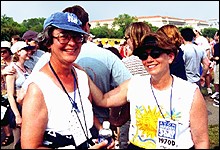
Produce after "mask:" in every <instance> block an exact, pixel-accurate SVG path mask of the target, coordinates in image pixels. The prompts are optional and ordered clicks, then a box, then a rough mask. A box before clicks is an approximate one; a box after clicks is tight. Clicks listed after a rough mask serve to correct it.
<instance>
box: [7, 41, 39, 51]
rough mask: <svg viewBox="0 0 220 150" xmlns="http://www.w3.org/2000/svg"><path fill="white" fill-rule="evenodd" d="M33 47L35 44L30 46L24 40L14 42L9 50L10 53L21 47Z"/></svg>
mask: <svg viewBox="0 0 220 150" xmlns="http://www.w3.org/2000/svg"><path fill="white" fill-rule="evenodd" d="M34 48H35V46H30V45H27V43H26V42H24V41H18V42H16V43H15V44H14V45H12V47H11V51H12V53H13V54H14V53H16V52H17V51H19V50H21V49H24V50H33V49H34Z"/></svg>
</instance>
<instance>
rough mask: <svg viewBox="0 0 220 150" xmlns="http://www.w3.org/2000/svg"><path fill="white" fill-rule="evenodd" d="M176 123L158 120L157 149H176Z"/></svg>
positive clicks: (168, 120)
mask: <svg viewBox="0 0 220 150" xmlns="http://www.w3.org/2000/svg"><path fill="white" fill-rule="evenodd" d="M177 132H178V122H176V121H173V120H170V119H163V118H159V119H158V123H157V139H156V142H157V144H156V145H157V148H158V149H176V148H177V147H178V143H177V135H178V133H177Z"/></svg>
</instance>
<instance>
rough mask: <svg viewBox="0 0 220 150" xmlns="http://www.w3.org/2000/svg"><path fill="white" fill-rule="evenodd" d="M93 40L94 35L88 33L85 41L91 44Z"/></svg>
mask: <svg viewBox="0 0 220 150" xmlns="http://www.w3.org/2000/svg"><path fill="white" fill-rule="evenodd" d="M94 38H95V35H93V34H91V33H90V34H89V36H88V39H87V40H88V41H90V42H93V39H94Z"/></svg>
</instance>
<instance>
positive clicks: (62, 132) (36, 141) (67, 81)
mask: <svg viewBox="0 0 220 150" xmlns="http://www.w3.org/2000/svg"><path fill="white" fill-rule="evenodd" d="M81 25H82V23H81V21H80V20H79V19H78V18H77V16H76V15H75V14H73V13H68V12H65V13H64V12H56V13H53V14H52V15H50V16H49V17H48V18H47V19H46V20H45V21H44V26H43V27H44V28H43V29H44V30H43V36H44V38H42V39H44V44H45V46H47V47H48V49H50V51H51V57H50V59H49V62H48V63H47V64H46V65H44V66H43V67H42V68H41V69H40V70H39V72H37V73H35V74H34V75H33V76H32V82H31V83H30V84H29V86H28V89H27V93H26V95H25V97H24V101H23V109H22V115H23V123H22V127H21V130H22V131H21V147H22V148H23V149H26V148H33V149H36V148H69V149H72V148H79V149H87V148H89V145H90V146H91V147H90V148H93V149H94V148H102V147H104V146H106V144H107V143H106V141H103V142H102V143H99V144H95V143H93V142H92V141H91V133H90V130H89V129H90V128H91V127H92V126H93V122H94V120H93V113H92V104H91V103H92V101H91V96H90V89H89V85H88V76H87V74H86V73H85V72H84V71H82V70H79V69H77V68H75V67H74V66H73V62H74V61H75V60H76V58H77V57H78V55H79V53H80V50H81V47H82V44H83V42H84V41H85V39H84V35H87V33H86V32H85V31H83V30H82V29H81ZM42 80H43V81H47V82H42ZM54 93H57V94H54ZM33 116H34V117H33ZM54 135H55V138H54ZM94 144H95V145H94ZM113 146H114V142H112V143H111V145H109V146H108V148H111V147H113Z"/></svg>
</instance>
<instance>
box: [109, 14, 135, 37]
mask: <svg viewBox="0 0 220 150" xmlns="http://www.w3.org/2000/svg"><path fill="white" fill-rule="evenodd" d="M136 21H138V19H137V17H134V16H129V15H128V14H121V15H119V16H118V17H117V18H114V21H113V23H112V25H113V27H117V26H118V27H119V31H120V32H122V33H123V35H124V32H125V28H126V27H127V26H128V25H129V24H130V23H132V22H136Z"/></svg>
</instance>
